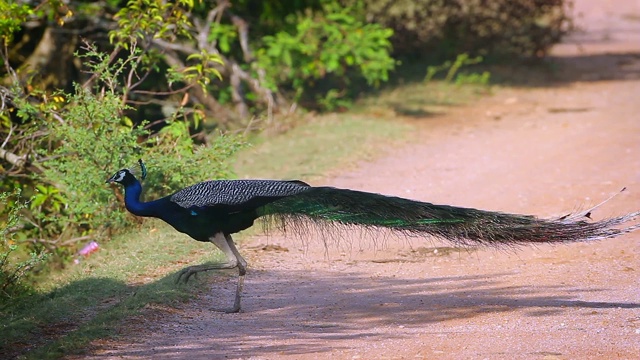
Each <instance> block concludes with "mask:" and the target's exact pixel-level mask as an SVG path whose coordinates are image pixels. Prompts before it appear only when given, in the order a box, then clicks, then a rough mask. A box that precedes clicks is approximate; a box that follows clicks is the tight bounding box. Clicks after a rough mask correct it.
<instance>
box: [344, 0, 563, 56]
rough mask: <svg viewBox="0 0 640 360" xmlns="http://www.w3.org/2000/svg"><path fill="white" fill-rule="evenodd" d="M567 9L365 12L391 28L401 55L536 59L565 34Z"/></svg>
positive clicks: (413, 0) (449, 0)
mask: <svg viewBox="0 0 640 360" xmlns="http://www.w3.org/2000/svg"><path fill="white" fill-rule="evenodd" d="M357 1H358V0H345V2H346V3H353V2H357ZM569 6H571V2H570V1H565V0H492V1H485V0H368V1H366V7H365V13H366V16H367V19H368V20H370V21H373V22H376V23H378V24H381V25H382V26H386V27H389V28H391V29H393V30H394V36H393V38H392V42H393V46H394V49H395V51H396V55H399V56H415V55H428V56H433V55H434V53H437V55H439V56H440V57H444V58H452V57H453V56H455V55H456V54H459V53H464V52H469V53H471V54H474V55H502V56H513V55H517V56H523V57H532V56H534V57H535V56H542V55H544V54H545V53H546V51H547V50H548V48H549V47H550V46H551V45H553V44H554V43H556V42H558V41H559V40H560V38H561V36H562V35H563V34H565V33H566V31H567V30H568V28H569V27H570V25H571V21H570V19H569V17H568V15H567V13H566V10H567V9H566V8H567V7H569Z"/></svg>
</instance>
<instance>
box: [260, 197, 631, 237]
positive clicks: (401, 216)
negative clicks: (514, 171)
mask: <svg viewBox="0 0 640 360" xmlns="http://www.w3.org/2000/svg"><path fill="white" fill-rule="evenodd" d="M599 205H601V204H599ZM599 205H597V206H596V207H598V206H599ZM593 209H595V207H594V208H592V209H589V210H587V211H585V212H582V213H579V214H573V215H571V214H570V215H566V216H563V217H560V218H556V219H540V218H536V217H534V216H528V215H516V214H506V213H500V212H493V211H484V210H477V209H471V208H461V207H454V206H448V205H434V204H430V203H426V202H419V201H413V200H408V199H403V198H399V197H391V196H384V195H380V194H373V193H367V192H362V191H353V190H346V189H337V188H331V187H310V188H309V189H308V190H307V191H304V192H302V193H299V194H297V195H294V196H290V197H287V198H283V199H280V200H278V201H275V202H273V203H271V204H269V205H266V206H264V207H263V208H261V209H259V214H260V215H264V216H269V217H271V218H274V219H275V220H277V221H278V222H279V223H280V224H281V225H283V226H285V227H294V228H296V227H298V226H300V224H302V223H305V222H308V221H309V220H311V221H313V222H321V223H329V224H340V225H351V226H358V227H365V228H386V229H390V230H392V231H394V232H398V233H401V234H404V235H410V236H424V237H427V236H433V237H437V238H441V239H444V240H448V241H452V242H454V243H455V244H457V245H479V244H485V245H501V244H511V245H517V244H525V243H562V242H574V241H589V240H597V239H604V238H611V237H615V236H619V235H621V234H624V233H628V232H631V231H634V230H637V229H639V228H640V224H635V225H631V226H628V227H626V228H625V227H624V226H625V223H628V222H629V221H631V220H634V219H636V218H638V217H640V211H638V212H634V213H631V214H628V215H624V216H619V217H614V218H611V219H605V220H601V221H589V218H590V215H591V211H592V210H593ZM621 226H622V227H621Z"/></svg>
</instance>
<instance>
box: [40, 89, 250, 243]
mask: <svg viewBox="0 0 640 360" xmlns="http://www.w3.org/2000/svg"><path fill="white" fill-rule="evenodd" d="M69 103H70V104H71V105H72V106H68V107H66V108H65V111H64V112H63V116H64V118H65V119H66V121H65V122H64V123H61V124H60V125H59V126H56V127H54V128H52V129H51V135H52V138H54V139H56V141H58V142H59V143H60V146H59V147H57V148H56V150H55V152H54V158H53V159H51V160H50V161H48V162H47V168H46V169H45V171H44V174H43V177H42V180H43V181H45V182H48V183H53V184H56V186H57V188H58V189H60V193H57V192H56V193H55V196H57V198H52V199H53V200H56V199H62V200H61V201H60V202H62V203H64V204H68V206H64V209H63V210H62V209H61V207H60V206H58V207H56V206H55V204H56V202H55V201H47V202H43V205H44V204H48V206H47V207H46V208H44V207H42V208H40V209H39V210H40V211H39V212H37V216H36V219H34V220H35V223H36V224H38V229H39V231H40V236H41V237H43V238H51V237H53V236H55V235H56V234H64V233H69V234H77V235H79V236H86V235H91V237H92V238H101V237H103V236H104V235H106V234H108V233H114V232H118V230H120V229H122V228H123V227H125V226H127V225H131V224H132V220H133V219H134V218H133V217H132V216H130V215H128V214H127V213H126V212H125V211H124V209H123V208H122V201H121V199H118V197H117V196H114V194H113V190H112V189H111V188H109V187H107V186H105V184H104V182H105V179H106V178H107V177H108V176H109V175H111V174H112V173H115V171H117V170H119V169H121V168H123V167H125V166H127V165H131V164H135V161H136V159H138V158H140V157H142V158H144V159H145V160H146V162H148V164H149V166H150V176H149V177H148V179H147V181H146V186H145V187H146V191H147V195H148V196H150V197H160V196H164V195H167V193H168V192H169V191H175V190H177V189H179V188H181V187H184V186H186V185H190V184H192V183H194V182H197V181H200V180H203V179H206V178H211V177H213V178H218V177H227V176H229V175H230V170H229V168H228V166H227V165H226V163H225V161H226V159H227V158H228V157H229V156H230V155H231V154H232V153H233V152H234V151H235V150H236V149H237V148H238V145H239V143H238V140H237V139H236V138H234V137H227V136H220V137H217V138H216V139H215V140H214V141H213V142H212V144H211V145H210V146H206V147H205V146H196V145H195V144H194V142H193V139H192V138H191V136H190V133H189V127H188V126H187V124H186V123H184V122H180V121H174V122H172V123H171V125H169V126H167V127H165V128H163V129H162V130H161V131H160V132H159V133H157V134H151V133H150V132H149V130H147V129H145V128H143V127H136V126H134V127H131V126H128V125H126V124H123V122H122V117H121V116H120V115H119V114H121V113H122V110H123V105H122V103H121V99H120V97H119V95H118V94H116V93H111V92H106V93H105V94H104V95H101V96H96V95H95V94H92V93H91V92H89V91H87V90H86V89H82V88H80V87H78V88H77V90H76V93H75V94H73V95H71V96H70V98H69ZM134 169H135V168H134ZM120 191H121V189H119V188H116V192H120ZM49 198H51V197H49ZM106 231H107V232H106ZM81 238H82V237H81Z"/></svg>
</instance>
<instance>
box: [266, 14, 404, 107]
mask: <svg viewBox="0 0 640 360" xmlns="http://www.w3.org/2000/svg"><path fill="white" fill-rule="evenodd" d="M358 13H359V11H358V9H357V8H356V7H340V6H338V5H336V4H334V3H330V2H326V3H325V4H324V6H323V9H322V11H306V12H305V13H302V14H297V15H295V16H293V15H292V16H289V17H288V19H287V21H288V22H289V23H290V24H292V25H293V24H295V30H294V31H293V32H292V33H289V32H286V31H280V32H278V33H276V34H275V35H269V36H265V37H264V38H263V42H264V47H263V48H261V49H260V51H259V53H258V60H259V62H260V65H261V67H262V68H264V69H266V71H267V74H268V75H269V78H271V79H273V81H275V83H273V84H272V87H274V88H275V85H276V84H281V83H288V84H290V86H291V87H292V88H293V90H294V92H295V97H294V99H295V100H296V101H297V100H299V99H300V98H301V97H302V95H303V93H304V92H305V91H308V90H309V88H312V87H313V85H314V83H316V82H317V81H318V80H321V79H324V78H327V77H333V78H337V79H339V81H338V82H339V85H341V88H343V89H344V87H346V86H348V85H349V84H350V79H349V76H347V75H348V73H355V74H357V75H358V76H361V77H363V78H364V79H365V80H366V82H367V84H369V85H379V84H380V82H382V81H387V80H388V78H389V72H390V71H392V70H393V68H394V65H395V61H394V60H393V58H391V56H390V55H389V51H390V50H391V42H390V41H389V38H390V37H391V35H392V34H393V32H392V31H391V30H389V29H385V28H383V27H382V26H380V25H378V24H366V23H365V22H364V21H363V20H362V19H360V18H359V17H358ZM336 94H337V92H336V91H335V89H330V90H329V91H327V93H326V94H325V96H324V97H320V99H321V103H324V105H325V107H328V108H331V107H332V105H333V104H334V103H335V102H336V100H337V99H338V98H339V97H338V96H336Z"/></svg>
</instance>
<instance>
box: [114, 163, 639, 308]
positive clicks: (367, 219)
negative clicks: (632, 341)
mask: <svg viewBox="0 0 640 360" xmlns="http://www.w3.org/2000/svg"><path fill="white" fill-rule="evenodd" d="M139 163H140V167H141V169H142V178H143V179H144V177H145V175H146V168H145V167H144V164H143V163H142V161H139ZM107 182H109V183H113V182H115V183H120V184H122V185H123V186H124V189H125V206H126V208H127V210H128V211H130V212H131V213H132V214H134V215H138V216H147V217H156V218H159V219H162V220H164V221H165V222H167V223H168V224H170V225H171V226H173V227H174V228H175V229H176V230H178V231H180V232H183V233H185V234H187V235H189V236H190V237H192V238H193V239H195V240H198V241H211V242H212V243H213V244H214V245H216V246H217V247H218V248H220V250H222V251H223V252H224V253H225V255H226V256H227V259H228V262H227V263H224V264H219V265H200V266H193V267H189V268H186V269H184V270H183V271H181V272H180V274H179V276H178V280H180V279H181V278H182V277H184V279H185V281H187V280H188V279H189V277H190V276H191V275H193V274H195V273H198V272H201V271H208V270H212V269H229V268H238V270H239V274H240V277H239V280H238V288H237V290H236V299H235V303H234V306H233V308H232V309H231V310H230V311H232V312H237V311H239V310H240V295H241V292H242V284H243V280H244V274H245V272H246V261H245V260H244V259H243V258H242V256H241V255H240V253H239V252H238V250H237V248H236V247H235V244H234V242H233V240H232V238H231V235H232V234H235V233H237V232H239V231H242V230H245V229H247V228H249V227H251V226H252V225H253V224H254V222H255V220H256V219H258V218H260V217H264V218H267V219H269V218H270V219H271V220H272V222H275V223H276V224H279V225H281V227H282V228H284V229H288V228H292V227H293V228H298V229H300V228H303V229H308V228H309V227H308V226H306V224H308V222H312V223H321V224H331V225H335V224H337V225H340V226H346V227H350V226H351V227H364V228H372V229H379V228H383V229H388V230H390V231H392V232H396V233H399V234H402V235H407V236H421V237H437V238H441V239H444V240H448V241H451V242H453V243H454V244H456V245H491V246H505V245H521V244H531V243H566V242H575V241H590V240H598V239H604V238H610V237H615V236H618V235H621V234H624V233H627V232H630V231H634V230H636V229H638V228H640V224H635V225H631V226H628V227H626V228H625V227H624V224H625V223H628V222H629V221H632V220H633V219H635V218H637V217H638V216H640V212H635V213H631V214H627V215H624V216H619V217H614V218H610V219H605V220H601V221H589V220H590V219H589V218H590V214H591V210H593V209H595V208H592V209H590V210H588V211H585V212H583V213H579V214H573V215H567V216H563V217H560V218H556V219H540V218H537V217H535V216H529V215H517V214H507V213H501V212H493V211H485V210H478V209H472V208H463V207H454V206H448V205H436V204H431V203H427V202H421V201H415V200H409V199H405V198H400V197H393V196H385V195H380V194H373V193H368V192H362V191H355V190H348V189H338V188H333V187H313V186H310V185H308V184H306V183H304V182H302V181H297V180H294V181H279V180H212V181H205V182H201V183H198V184H195V185H192V186H189V187H187V188H184V189H182V190H180V191H178V192H176V193H174V194H172V195H169V196H166V197H164V198H161V199H158V200H154V201H149V202H141V201H140V195H141V192H142V185H141V184H140V181H138V179H137V178H136V177H135V176H134V174H133V172H132V171H131V170H130V169H122V170H120V171H118V172H117V173H116V174H115V175H113V176H112V177H111V178H110V179H109V180H107ZM598 206H599V205H598ZM596 207H597V206H596Z"/></svg>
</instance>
